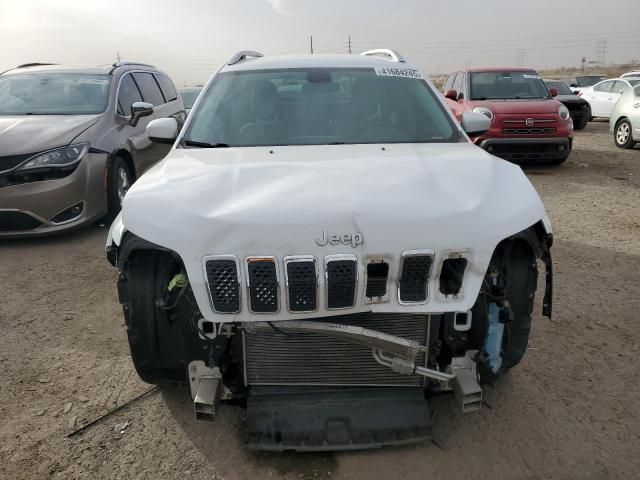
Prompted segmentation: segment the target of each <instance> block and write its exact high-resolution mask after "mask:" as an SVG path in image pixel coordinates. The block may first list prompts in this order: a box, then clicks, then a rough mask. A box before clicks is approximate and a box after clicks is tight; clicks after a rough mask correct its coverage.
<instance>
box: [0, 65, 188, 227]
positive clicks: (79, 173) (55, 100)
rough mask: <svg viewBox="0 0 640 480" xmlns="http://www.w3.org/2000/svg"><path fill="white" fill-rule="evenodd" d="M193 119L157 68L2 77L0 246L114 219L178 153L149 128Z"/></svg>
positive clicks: (40, 69)
mask: <svg viewBox="0 0 640 480" xmlns="http://www.w3.org/2000/svg"><path fill="white" fill-rule="evenodd" d="M162 117H173V118H175V119H176V121H177V122H178V123H179V124H182V123H183V122H184V119H185V113H184V107H183V106H182V100H181V99H180V97H179V96H178V94H177V92H176V88H175V86H174V84H173V82H172V81H171V79H170V78H169V77H168V76H167V75H165V74H164V73H162V72H161V71H159V70H157V69H156V68H154V67H152V66H149V65H144V64H139V63H128V62H118V63H114V64H113V65H102V66H96V67H86V66H83V67H75V66H62V65H43V64H27V65H21V66H20V67H17V68H14V69H11V70H8V71H6V72H4V73H2V74H0V238H2V237H19V236H20V237H21V236H37V235H44V234H50V233H55V232H60V231H63V230H69V229H74V228H77V227H79V226H81V225H86V224H89V223H91V222H94V221H96V220H98V219H100V218H102V217H105V216H106V217H107V220H110V219H112V218H114V217H115V216H116V215H117V213H118V212H119V211H120V207H121V205H122V200H123V198H124V196H125V194H126V193H127V190H128V189H129V187H130V186H131V184H132V183H133V182H134V181H135V180H136V179H137V178H138V177H140V175H142V174H143V173H144V172H145V171H146V170H147V169H149V168H150V167H151V166H152V165H153V164H155V163H156V162H157V161H158V160H160V159H162V158H163V157H164V156H165V155H166V154H167V152H168V151H169V149H170V148H171V146H170V145H162V144H159V143H154V142H152V141H151V140H150V139H149V138H148V137H147V135H146V131H145V129H146V127H147V123H149V121H150V120H153V119H156V118H162Z"/></svg>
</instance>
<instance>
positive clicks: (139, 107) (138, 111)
mask: <svg viewBox="0 0 640 480" xmlns="http://www.w3.org/2000/svg"><path fill="white" fill-rule="evenodd" d="M152 113H153V105H151V104H150V103H147V102H135V103H134V104H133V105H131V119H130V120H129V123H130V124H131V125H133V126H134V127H135V126H136V125H137V124H138V121H139V120H140V119H141V118H142V117H148V116H149V115H151V114H152Z"/></svg>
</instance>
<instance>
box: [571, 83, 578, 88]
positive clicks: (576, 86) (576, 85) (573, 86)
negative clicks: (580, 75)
mask: <svg viewBox="0 0 640 480" xmlns="http://www.w3.org/2000/svg"><path fill="white" fill-rule="evenodd" d="M569 86H570V87H571V88H578V84H577V83H572V84H571V85H569Z"/></svg>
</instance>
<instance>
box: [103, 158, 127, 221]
mask: <svg viewBox="0 0 640 480" xmlns="http://www.w3.org/2000/svg"><path fill="white" fill-rule="evenodd" d="M133 181H134V177H133V172H132V171H131V167H129V164H128V163H127V162H126V161H125V160H124V159H123V158H122V157H113V158H112V159H111V162H110V164H109V170H108V172H107V206H108V209H109V210H108V212H107V215H106V217H105V221H106V222H107V223H111V222H113V220H114V219H115V218H116V216H117V215H118V213H120V210H121V209H122V201H123V200H124V196H125V195H126V193H127V191H128V190H129V188H130V187H131V185H132V184H133Z"/></svg>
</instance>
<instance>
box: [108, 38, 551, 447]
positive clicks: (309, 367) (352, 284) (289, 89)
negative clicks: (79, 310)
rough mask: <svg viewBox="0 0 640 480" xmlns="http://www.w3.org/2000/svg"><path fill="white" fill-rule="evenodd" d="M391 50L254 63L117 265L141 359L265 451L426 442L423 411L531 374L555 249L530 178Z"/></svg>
mask: <svg viewBox="0 0 640 480" xmlns="http://www.w3.org/2000/svg"><path fill="white" fill-rule="evenodd" d="M488 128H489V119H488V118H487V117H486V116H484V115H483V114H481V113H465V114H464V115H463V117H462V121H461V124H458V123H457V122H456V120H455V118H454V117H453V116H452V115H451V113H450V112H449V109H448V108H447V107H446V105H445V104H444V102H443V98H442V97H441V95H440V93H438V91H437V90H436V89H435V88H434V87H433V85H432V84H431V82H429V81H428V80H426V79H424V78H423V75H422V74H421V73H420V71H419V70H418V69H417V68H416V67H415V66H413V65H411V64H409V63H407V62H406V61H404V59H403V58H402V57H401V56H400V55H399V54H397V53H395V52H393V51H390V50H376V51H370V52H365V53H364V54H363V55H359V56H352V55H300V56H283V57H263V56H262V55H261V54H259V53H257V52H240V53H238V54H237V55H235V56H234V57H233V58H232V59H231V60H230V61H229V62H228V63H227V64H225V65H223V66H222V67H221V68H220V69H219V70H218V71H217V72H216V73H215V74H214V75H213V77H212V78H211V80H209V82H208V84H207V85H206V86H205V88H204V90H203V92H202V94H201V95H200V96H199V98H198V100H197V102H196V104H195V105H194V107H193V111H192V112H191V115H190V116H189V118H188V120H187V123H186V125H185V127H184V128H183V129H182V131H181V132H178V125H177V123H176V122H175V120H174V119H171V118H167V119H159V120H156V121H154V122H152V123H150V124H149V126H148V128H147V134H148V135H149V137H150V138H151V139H152V140H154V141H157V142H165V143H167V142H170V143H172V144H173V148H172V150H171V152H170V153H169V155H168V156H167V157H166V158H165V159H164V160H163V161H162V162H160V163H159V164H158V165H156V166H155V167H154V168H153V169H151V170H150V171H149V172H148V173H146V174H145V175H144V176H143V177H142V178H140V179H139V180H138V181H137V182H136V183H135V184H134V185H133V186H132V187H131V189H130V190H129V191H128V193H127V195H126V197H125V199H124V204H123V211H122V213H121V215H120V216H119V217H118V218H117V219H116V221H115V222H114V223H113V225H112V227H111V231H110V233H109V237H108V240H107V246H106V249H107V257H108V258H109V260H110V261H111V263H112V264H113V265H115V266H117V268H118V269H119V271H120V276H119V280H118V292H119V298H120V302H121V303H122V305H123V310H124V316H125V319H126V325H127V333H128V337H129V343H130V347H131V356H132V360H133V362H134V364H135V367H136V369H137V371H138V373H139V375H140V377H141V378H142V379H143V380H145V381H147V382H150V383H166V382H184V383H187V384H188V385H189V387H190V391H191V395H192V398H193V401H194V406H195V411H196V416H197V417H198V418H200V419H206V420H212V419H213V418H214V417H215V415H216V411H217V408H218V405H219V403H220V401H221V400H223V401H224V400H229V401H236V402H240V403H241V404H243V405H245V406H246V408H247V423H246V426H247V436H248V443H249V445H250V446H251V447H252V448H256V449H267V450H283V449H294V450H336V449H343V448H348V449H354V448H367V447H372V446H381V445H391V444H399V443H407V442H411V441H417V440H421V439H424V438H427V437H429V434H430V428H431V419H430V414H429V407H428V403H427V402H426V401H425V394H426V395H427V397H428V396H429V395H432V394H434V393H439V392H453V393H455V397H456V399H457V401H458V403H459V405H460V407H461V408H462V410H463V411H471V410H476V409H478V408H479V407H480V405H481V403H482V387H481V385H480V384H481V383H483V382H486V381H492V380H494V379H496V378H497V377H498V376H500V375H501V374H503V373H504V372H505V371H507V370H508V369H510V368H511V367H513V366H515V365H516V364H517V363H518V362H520V360H521V359H522V357H523V355H524V353H525V351H526V348H527V341H528V337H529V331H530V328H531V313H532V307H533V298H534V292H535V290H536V285H537V276H538V269H537V259H541V260H542V261H543V262H544V264H545V265H546V269H545V270H546V289H545V296H544V301H543V304H544V307H543V309H544V312H543V313H544V314H545V315H547V316H550V315H551V290H552V273H551V268H552V262H551V255H550V247H551V241H552V234H551V228H550V224H549V221H548V218H547V215H546V214H545V210H544V207H543V205H542V202H541V200H540V198H539V196H538V194H537V193H536V191H535V190H534V188H533V186H532V185H531V183H529V181H528V180H527V178H526V177H525V175H524V174H523V173H522V171H521V170H520V168H519V167H518V166H516V165H513V164H511V163H508V162H506V161H503V160H500V159H498V158H496V157H493V156H491V155H490V154H489V153H487V152H485V151H484V150H482V149H481V148H478V147H476V146H475V145H474V144H473V143H471V141H469V138H468V136H467V134H473V135H477V134H479V133H481V132H482V131H485V130H486V129H488Z"/></svg>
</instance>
